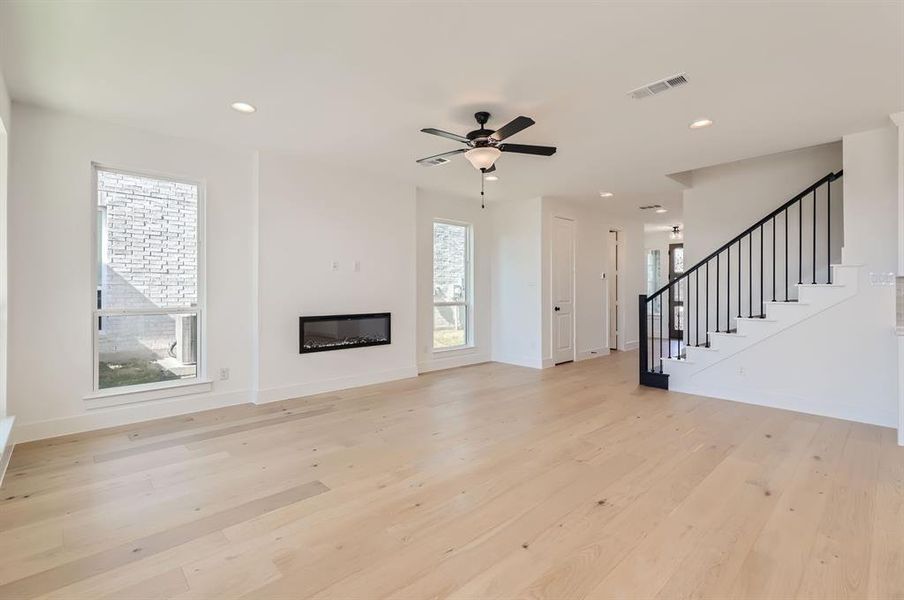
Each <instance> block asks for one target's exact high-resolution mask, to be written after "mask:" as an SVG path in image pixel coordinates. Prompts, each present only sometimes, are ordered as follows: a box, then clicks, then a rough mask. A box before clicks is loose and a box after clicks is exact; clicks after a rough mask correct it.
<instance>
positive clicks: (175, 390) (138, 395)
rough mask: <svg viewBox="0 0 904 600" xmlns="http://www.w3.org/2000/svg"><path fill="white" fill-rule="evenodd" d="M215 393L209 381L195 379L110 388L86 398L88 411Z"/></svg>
mask: <svg viewBox="0 0 904 600" xmlns="http://www.w3.org/2000/svg"><path fill="white" fill-rule="evenodd" d="M211 391H213V382H212V381H210V380H209V379H206V380H200V381H199V380H197V379H196V378H194V377H191V378H187V379H181V380H174V381H162V382H160V383H143V384H140V385H130V386H124V387H121V388H108V389H105V390H100V391H97V392H94V393H93V394H90V395H88V396H85V397H84V401H85V408H87V409H88V410H92V409H97V408H107V407H109V406H119V405H122V404H129V403H132V402H147V401H149V400H163V399H167V398H176V397H178V396H190V395H192V394H205V393H208V392H211Z"/></svg>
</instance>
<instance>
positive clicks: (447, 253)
mask: <svg viewBox="0 0 904 600" xmlns="http://www.w3.org/2000/svg"><path fill="white" fill-rule="evenodd" d="M470 318H471V227H470V226H469V225H463V224H460V223H450V222H447V221H434V222H433V349H434V350H449V349H452V348H462V347H465V346H468V345H470V344H471V327H470Z"/></svg>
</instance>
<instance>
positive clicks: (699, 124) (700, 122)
mask: <svg viewBox="0 0 904 600" xmlns="http://www.w3.org/2000/svg"><path fill="white" fill-rule="evenodd" d="M712 124H713V122H712V119H706V118H703V119H697V120H696V121H693V122H692V123H691V124H690V125H689V127H690V128H691V129H702V128H704V127H709V126H710V125H712Z"/></svg>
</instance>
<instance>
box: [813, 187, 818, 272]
mask: <svg viewBox="0 0 904 600" xmlns="http://www.w3.org/2000/svg"><path fill="white" fill-rule="evenodd" d="M817 189H819V188H815V189H814V190H813V284H814V285H815V284H816V190H817Z"/></svg>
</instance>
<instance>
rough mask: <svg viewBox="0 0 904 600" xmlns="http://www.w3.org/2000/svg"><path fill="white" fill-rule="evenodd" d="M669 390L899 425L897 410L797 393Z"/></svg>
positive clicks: (724, 389) (884, 424)
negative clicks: (827, 401)
mask: <svg viewBox="0 0 904 600" xmlns="http://www.w3.org/2000/svg"><path fill="white" fill-rule="evenodd" d="M669 389H670V391H673V392H681V393H684V394H694V395H696V396H707V397H709V398H718V399H720V400H730V401H732V402H742V403H744V404H755V405H757V406H768V407H770V408H780V409H782V410H788V411H791V412H797V413H803V414H808V415H817V416H820V417H830V418H833V419H842V420H844V421H855V422H857V423H866V424H868V425H879V426H880V427H892V428H894V427H896V426H897V415H895V414H894V411H892V412H888V413H885V412H883V411H876V410H864V408H863V407H862V406H853V405H851V406H849V405H841V404H828V405H827V404H825V403H823V402H813V401H811V400H807V399H804V398H799V397H797V396H790V395H787V394H778V393H774V392H763V391H761V390H754V391H750V390H742V389H734V388H719V389H715V388H712V389H707V390H702V389H697V388H695V387H693V386H686V387H685V386H681V387H680V388H677V389H676V388H671V387H670V388H669Z"/></svg>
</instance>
